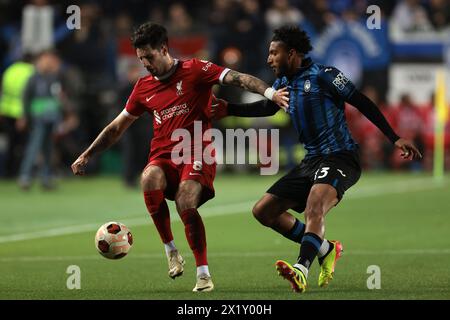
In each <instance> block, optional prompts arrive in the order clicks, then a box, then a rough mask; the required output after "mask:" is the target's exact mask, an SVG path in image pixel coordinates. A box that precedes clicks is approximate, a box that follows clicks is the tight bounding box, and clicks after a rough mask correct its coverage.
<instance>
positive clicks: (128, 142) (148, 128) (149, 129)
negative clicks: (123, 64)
mask: <svg viewBox="0 0 450 320" xmlns="http://www.w3.org/2000/svg"><path fill="white" fill-rule="evenodd" d="M141 70H142V69H141V66H140V65H138V64H136V63H135V64H134V65H129V66H128V70H127V72H126V75H127V83H126V84H125V85H123V86H122V87H121V88H119V104H118V107H119V108H120V110H118V112H120V111H121V110H122V109H123V108H124V107H125V104H126V101H127V99H128V97H129V96H130V94H131V91H132V90H133V87H134V85H135V83H136V81H137V80H138V79H139V77H140V76H141V74H140V72H141ZM152 135H153V124H152V117H151V116H150V115H149V114H148V113H144V114H143V115H142V116H141V117H140V118H139V119H137V120H136V121H135V122H134V123H133V124H132V125H131V126H130V127H129V128H128V130H127V131H126V132H125V133H124V134H123V136H122V139H121V141H120V145H121V149H122V159H123V179H124V183H125V185H126V186H128V187H131V188H134V187H137V182H138V181H137V178H138V177H139V176H140V174H141V172H142V170H143V169H144V167H145V165H146V164H147V157H148V153H149V151H150V149H149V148H147V149H146V148H142V144H140V143H136V142H137V141H139V142H141V141H142V142H144V141H147V142H148V144H147V145H148V146H150V140H151V138H152Z"/></svg>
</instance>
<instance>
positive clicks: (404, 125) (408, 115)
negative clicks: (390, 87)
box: [392, 94, 423, 168]
mask: <svg viewBox="0 0 450 320" xmlns="http://www.w3.org/2000/svg"><path fill="white" fill-rule="evenodd" d="M393 122H394V128H395V129H396V132H397V134H398V135H400V136H401V137H403V138H405V139H408V140H410V141H413V142H414V144H415V145H416V146H417V147H418V148H419V150H423V141H422V130H423V119H422V114H421V113H420V110H419V108H418V106H417V105H416V104H414V102H413V101H412V100H411V97H410V96H409V95H408V94H404V95H402V96H401V98H400V103H399V104H398V106H397V107H396V108H395V109H394V114H393ZM392 160H393V166H394V168H400V167H403V166H409V167H410V168H413V167H414V168H417V167H418V166H420V163H419V162H418V160H413V161H411V162H407V161H404V160H403V159H401V157H399V156H398V153H396V152H395V153H394V154H393V158H392Z"/></svg>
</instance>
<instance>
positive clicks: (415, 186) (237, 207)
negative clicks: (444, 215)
mask: <svg viewBox="0 0 450 320" xmlns="http://www.w3.org/2000/svg"><path fill="white" fill-rule="evenodd" d="M445 186H446V184H442V183H440V184H437V183H434V182H433V181H432V180H431V178H420V179H411V180H408V181H394V182H390V183H389V186H386V185H372V186H363V187H359V188H358V187H356V188H355V189H354V190H352V189H350V192H349V193H348V194H346V195H345V196H344V200H345V199H348V200H350V199H360V198H369V197H377V196H380V195H386V194H399V193H405V192H414V191H422V190H427V189H435V188H442V187H445ZM256 201H257V200H252V201H246V202H239V203H234V204H226V205H220V206H211V207H208V206H205V207H202V208H201V212H202V217H204V218H207V217H216V216H224V215H232V214H238V213H241V212H244V211H248V212H250V211H251V208H252V207H253V205H254V204H255V202H256ZM171 219H172V221H180V218H179V216H178V215H172V216H171ZM115 220H117V221H121V222H123V223H125V224H126V225H127V226H129V227H130V228H131V227H135V226H141V225H144V224H148V223H150V218H149V217H142V218H122V219H115ZM101 224H102V223H90V224H83V225H74V226H67V227H60V228H53V229H46V230H42V231H36V232H26V233H18V234H13V235H7V236H1V237H0V243H9V242H16V241H23V240H33V239H41V238H48V237H55V236H61V235H68V234H77V233H83V232H89V231H96V230H97V229H98V227H99V226H100V225H101Z"/></svg>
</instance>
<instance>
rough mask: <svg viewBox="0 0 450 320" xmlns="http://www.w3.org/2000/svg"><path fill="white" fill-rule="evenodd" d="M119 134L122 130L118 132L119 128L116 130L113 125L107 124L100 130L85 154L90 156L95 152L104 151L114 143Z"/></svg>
mask: <svg viewBox="0 0 450 320" xmlns="http://www.w3.org/2000/svg"><path fill="white" fill-rule="evenodd" d="M121 135H122V132H120V130H118V129H117V128H116V127H115V126H112V125H108V126H107V127H106V128H105V129H103V131H102V132H100V134H99V135H98V136H97V138H96V139H95V140H94V142H92V144H91V145H90V146H89V148H88V149H87V150H86V154H87V155H88V156H92V155H94V154H96V153H100V152H103V151H105V150H106V149H108V148H109V147H111V146H112V145H113V144H114V143H116V142H117V140H119V138H120V136H121Z"/></svg>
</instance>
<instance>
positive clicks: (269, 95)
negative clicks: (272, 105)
mask: <svg viewBox="0 0 450 320" xmlns="http://www.w3.org/2000/svg"><path fill="white" fill-rule="evenodd" d="M275 92H276V90H275V89H274V88H270V87H269V88H267V89H266V91H264V97H266V98H267V99H269V100H270V101H272V98H273V95H274V94H275Z"/></svg>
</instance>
